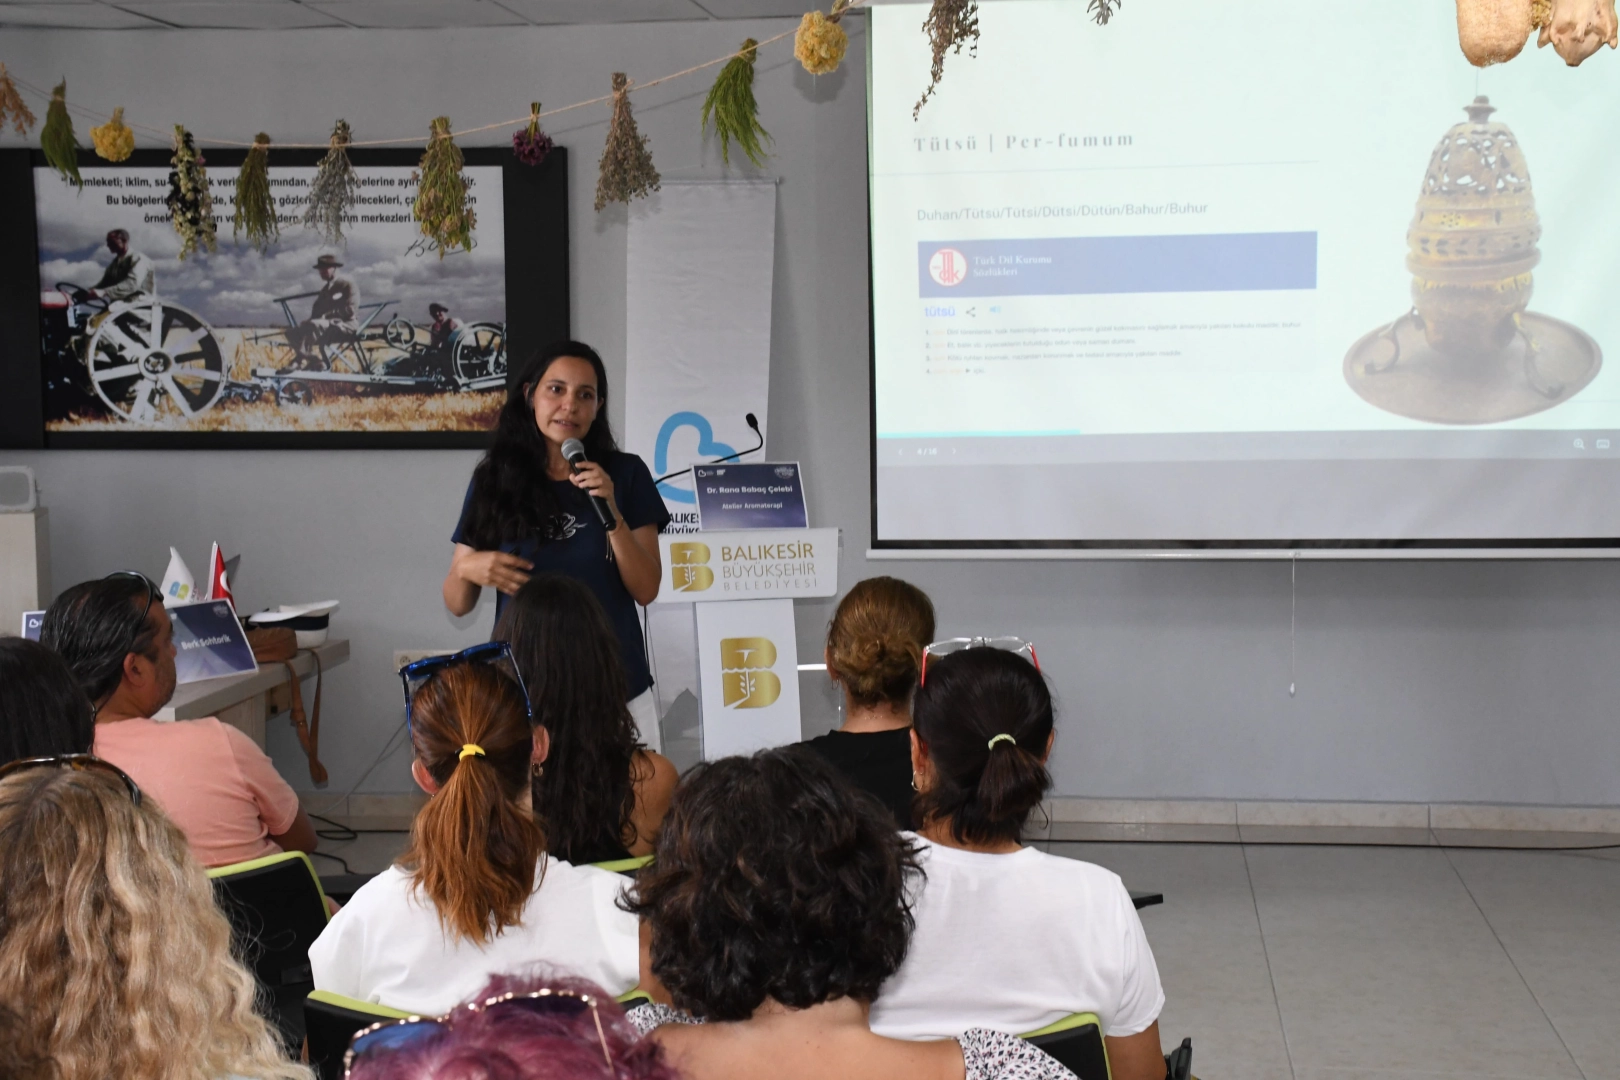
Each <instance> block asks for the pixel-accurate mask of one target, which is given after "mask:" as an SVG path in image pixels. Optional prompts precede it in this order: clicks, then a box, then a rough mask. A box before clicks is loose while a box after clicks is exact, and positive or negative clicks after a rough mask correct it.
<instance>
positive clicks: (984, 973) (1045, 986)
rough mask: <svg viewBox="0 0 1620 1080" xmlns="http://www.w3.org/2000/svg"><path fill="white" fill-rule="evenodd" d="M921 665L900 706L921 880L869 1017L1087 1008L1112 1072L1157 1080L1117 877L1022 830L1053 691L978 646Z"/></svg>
mask: <svg viewBox="0 0 1620 1080" xmlns="http://www.w3.org/2000/svg"><path fill="white" fill-rule="evenodd" d="M1029 655H1030V657H1031V658H1032V657H1033V655H1034V653H1033V649H1031V650H1029ZM924 663H925V666H924V669H923V673H922V682H921V685H920V686H918V688H917V694H916V696H915V698H914V699H913V700H912V708H911V713H912V721H913V723H914V725H915V726H914V727H913V729H912V740H913V747H914V749H913V764H914V766H915V768H916V771H917V787H918V788H919V791H920V794H919V795H918V797H917V801H916V804H915V806H916V814H917V820H918V821H919V822H920V823H921V827H920V828H919V829H918V832H919V833H920V834H921V837H920V839H919V845H920V851H919V861H920V862H921V865H922V869H923V872H924V874H925V875H926V883H925V884H924V885H923V886H922V890H921V893H920V895H919V896H918V897H917V898H916V900H915V906H914V912H915V915H916V920H917V929H916V933H915V934H914V935H913V937H912V948H911V952H910V954H909V955H908V956H907V958H906V962H905V963H904V964H903V965H901V967H900V970H899V973H898V974H896V975H895V977H894V978H893V979H892V980H891V981H890V982H888V983H886V984H885V985H884V987H883V993H882V994H881V995H880V996H879V997H878V999H877V1001H876V1003H875V1004H874V1005H873V1007H872V1029H873V1030H874V1031H878V1032H881V1033H883V1034H885V1035H891V1036H894V1037H896V1038H904V1039H921V1038H935V1037H938V1036H939V1035H941V1034H945V1033H948V1032H952V1031H957V1030H960V1029H961V1027H962V1026H963V1025H965V1024H968V1023H977V1024H982V1025H984V1026H985V1027H990V1028H994V1029H995V1030H997V1031H1007V1032H1027V1031H1034V1030H1036V1029H1038V1028H1041V1027H1044V1026H1046V1025H1047V1024H1050V1023H1052V1022H1054V1021H1056V1020H1060V1019H1062V1018H1063V1017H1065V1016H1068V1015H1070V1014H1071V1013H1077V1012H1091V1013H1096V1014H1097V1016H1098V1018H1099V1019H1100V1020H1101V1021H1102V1031H1103V1036H1104V1040H1105V1043H1106V1045H1107V1047H1108V1055H1109V1060H1110V1063H1111V1066H1112V1073H1113V1077H1114V1080H1163V1077H1164V1074H1165V1064H1164V1055H1163V1051H1162V1050H1161V1049H1160V1048H1159V1026H1158V1016H1159V1010H1160V1008H1161V1007H1162V1006H1163V1005H1164V993H1163V991H1161V990H1160V988H1159V972H1158V969H1157V968H1156V967H1155V966H1154V963H1153V953H1152V951H1151V950H1150V949H1149V948H1148V943H1147V936H1146V935H1145V934H1144V933H1143V931H1142V923H1141V920H1140V919H1138V918H1137V914H1136V908H1135V906H1134V905H1133V904H1132V903H1131V898H1130V894H1129V893H1128V892H1126V890H1125V886H1124V884H1123V883H1122V882H1121V881H1120V880H1119V877H1118V875H1116V874H1114V873H1112V872H1110V871H1108V870H1104V869H1103V868H1102V867H1100V866H1093V865H1092V864H1090V863H1085V862H1081V861H1079V860H1077V859H1065V858H1061V857H1059V856H1056V855H1048V854H1046V853H1045V852H1042V851H1037V850H1035V849H1034V848H1026V847H1022V846H1020V844H1019V837H1020V836H1022V835H1023V830H1024V823H1025V821H1026V820H1027V819H1028V817H1029V814H1030V811H1032V810H1033V809H1035V807H1036V806H1038V805H1039V804H1040V801H1041V798H1042V796H1043V795H1044V794H1045V792H1046V789H1047V788H1048V787H1049V786H1050V785H1051V779H1050V778H1049V777H1048V775H1047V771H1046V765H1045V762H1046V758H1047V755H1048V754H1049V753H1050V752H1051V748H1052V737H1053V729H1052V695H1051V693H1050V691H1048V689H1047V686H1046V682H1045V680H1044V679H1043V678H1042V677H1041V674H1040V671H1039V670H1038V669H1037V668H1036V667H1035V666H1034V664H1033V663H1032V661H1031V659H1029V658H1026V657H1025V656H1022V655H1020V654H1018V653H1016V652H1009V651H1005V650H1003V649H999V648H988V647H979V648H969V649H963V650H961V651H958V652H953V653H951V654H949V655H945V656H927V657H925V661H924Z"/></svg>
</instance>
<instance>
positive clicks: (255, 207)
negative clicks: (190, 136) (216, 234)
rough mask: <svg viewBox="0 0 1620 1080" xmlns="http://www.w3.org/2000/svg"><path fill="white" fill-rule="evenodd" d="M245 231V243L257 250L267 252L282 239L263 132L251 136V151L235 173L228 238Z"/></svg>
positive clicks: (268, 145)
mask: <svg viewBox="0 0 1620 1080" xmlns="http://www.w3.org/2000/svg"><path fill="white" fill-rule="evenodd" d="M244 232H245V233H247V239H248V243H249V244H252V245H253V246H254V247H256V248H258V249H259V250H260V251H268V250H269V249H270V245H271V244H273V243H275V242H276V240H277V239H279V238H280V236H281V225H280V224H279V223H278V222H277V221H276V200H275V197H274V196H272V195H271V194H270V136H268V135H266V134H265V133H264V132H262V131H261V132H259V133H258V134H257V135H255V136H253V148H252V149H251V150H249V151H248V153H247V158H246V159H245V160H244V161H243V162H242V168H241V170H240V171H238V172H237V174H236V213H234V214H232V215H231V236H232V237H233V238H234V237H235V236H236V235H237V234H238V233H244Z"/></svg>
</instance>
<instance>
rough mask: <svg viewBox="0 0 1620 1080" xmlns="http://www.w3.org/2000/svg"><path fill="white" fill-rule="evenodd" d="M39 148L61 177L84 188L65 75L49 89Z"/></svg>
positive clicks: (46, 161)
mask: <svg viewBox="0 0 1620 1080" xmlns="http://www.w3.org/2000/svg"><path fill="white" fill-rule="evenodd" d="M39 148H40V149H41V150H43V151H45V163H46V164H47V165H49V166H50V167H51V168H53V169H55V170H56V171H57V172H59V173H61V174H62V179H63V180H64V181H66V182H67V183H70V184H74V185H77V186H78V188H79V190H80V191H83V190H84V180H83V178H82V177H80V176H79V140H78V138H77V137H76V136H74V134H73V119H72V117H70V116H68V111H67V80H66V79H63V80H62V81H61V82H59V83H57V84H56V89H55V90H52V91H51V103H50V106H49V107H48V108H46V110H45V126H44V127H43V128H41V129H40V132H39Z"/></svg>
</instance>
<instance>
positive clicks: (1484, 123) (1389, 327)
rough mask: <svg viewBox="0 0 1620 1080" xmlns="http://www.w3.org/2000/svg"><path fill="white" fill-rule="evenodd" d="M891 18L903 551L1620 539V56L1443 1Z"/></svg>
mask: <svg viewBox="0 0 1620 1080" xmlns="http://www.w3.org/2000/svg"><path fill="white" fill-rule="evenodd" d="M927 10H928V5H927V4H894V5H887V4H885V5H881V6H878V7H875V8H874V9H872V11H871V13H870V16H869V18H870V23H871V25H870V46H869V47H870V65H869V69H868V70H869V76H868V77H869V80H870V94H869V125H868V137H869V159H868V160H869V169H870V204H871V211H870V213H871V267H872V282H871V288H872V319H873V327H872V329H873V377H872V388H873V396H874V400H873V425H874V426H873V434H874V450H873V453H874V460H873V472H874V482H875V485H876V489H875V499H874V508H875V509H874V523H873V540H874V545H875V546H876V547H879V548H882V547H900V548H906V547H918V548H928V547H945V548H980V547H982V548H997V547H1004V546H1018V545H1036V546H1074V547H1097V548H1103V549H1119V548H1144V549H1156V548H1182V547H1194V548H1197V547H1207V548H1210V549H1222V548H1232V547H1255V548H1273V549H1286V548H1291V547H1312V548H1333V547H1340V546H1343V547H1356V548H1365V547H1379V546H1389V547H1408V548H1433V549H1441V548H1448V547H1455V548H1475V549H1478V548H1492V547H1501V548H1515V547H1529V548H1539V549H1544V550H1548V551H1552V550H1555V549H1557V548H1561V547H1562V548H1582V549H1591V548H1595V547H1604V546H1609V545H1614V544H1620V540H1616V539H1614V538H1616V537H1620V373H1617V371H1616V368H1617V366H1620V356H1616V355H1614V354H1613V352H1612V350H1613V349H1615V348H1620V301H1617V299H1616V293H1617V287H1620V276H1617V274H1616V270H1617V268H1620V267H1617V262H1620V194H1617V193H1620V54H1615V53H1611V52H1610V51H1609V50H1607V49H1605V50H1603V52H1602V53H1600V54H1599V55H1597V56H1594V57H1593V58H1592V59H1591V60H1590V61H1588V62H1587V63H1586V64H1585V65H1584V66H1582V67H1580V68H1569V67H1567V66H1565V64H1564V63H1563V61H1562V60H1560V59H1559V58H1558V56H1557V55H1556V54H1555V53H1554V52H1553V50H1552V49H1550V48H1548V49H1541V50H1538V49H1537V48H1536V46H1535V42H1534V41H1533V40H1532V41H1531V42H1530V44H1529V45H1528V46H1527V48H1526V50H1525V52H1524V53H1523V54H1521V55H1520V56H1519V57H1518V58H1517V59H1516V60H1514V61H1513V62H1511V63H1509V64H1506V65H1501V66H1497V67H1492V68H1489V69H1485V70H1478V69H1475V68H1473V67H1472V66H1470V65H1469V64H1468V62H1467V61H1466V60H1465V59H1464V58H1463V55H1462V53H1461V51H1460V50H1459V48H1458V44H1457V25H1456V16H1455V10H1454V8H1453V5H1452V4H1450V3H1449V2H1445V3H1442V2H1433V3H1422V4H1419V3H1413V2H1412V0H1308V2H1303V0H1254V2H1251V3H1246V4H1242V5H1235V4H1223V3H1212V2H1209V0H1154V2H1153V3H1152V4H1151V5H1147V4H1142V3H1137V4H1135V5H1134V6H1133V5H1131V4H1129V3H1127V4H1126V5H1125V6H1123V7H1122V8H1121V10H1120V12H1119V13H1118V14H1117V15H1116V16H1115V17H1114V19H1113V20H1112V21H1111V22H1110V23H1109V24H1108V25H1107V26H1098V25H1096V24H1095V23H1094V22H1092V20H1091V18H1090V17H1089V16H1088V15H1087V12H1086V5H1085V4H1084V3H1081V2H1078V0H982V2H981V3H980V5H979V25H980V30H981V37H980V40H979V42H978V47H977V55H969V53H968V52H967V51H966V50H964V51H963V52H962V53H960V54H953V55H950V56H948V57H947V59H946V62H945V69H944V77H943V79H942V80H941V82H940V85H939V87H938V89H937V90H936V91H935V93H934V95H933V96H932V97H931V98H930V99H929V100H928V101H927V103H926V104H924V105H923V106H922V108H921V110H920V112H917V114H916V117H915V118H914V117H913V111H914V108H915V106H916V104H917V101H918V99H919V98H920V97H921V95H922V93H923V90H924V89H925V88H926V86H927V82H928V70H929V62H930V52H929V48H928V42H927V38H926V36H925V34H924V33H923V31H922V29H921V27H922V23H923V19H924V17H925V15H926V13H927Z"/></svg>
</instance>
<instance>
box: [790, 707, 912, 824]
mask: <svg viewBox="0 0 1620 1080" xmlns="http://www.w3.org/2000/svg"><path fill="white" fill-rule="evenodd" d="M805 745H806V746H808V747H810V748H811V749H812V750H814V751H815V752H816V753H818V754H820V755H821V756H822V757H824V758H826V759H827V760H828V761H829V762H831V763H832V765H833V767H834V768H836V769H837V770H838V771H839V772H841V773H843V774H844V775H845V776H847V777H849V778H850V779H851V780H852V781H854V783H855V786H856V787H858V788H860V789H861V790H863V791H868V792H870V793H872V794H873V795H875V796H877V798H878V801H879V802H881V803H883V805H884V806H887V807H888V808H889V812H890V813H892V814H893V815H894V820H895V824H896V825H898V826H899V827H900V828H902V829H909V828H911V827H912V822H911V800H912V797H913V796H914V795H915V794H916V792H914V791H912V789H911V729H910V728H909V727H903V728H895V729H894V730H892V731H860V732H851V731H829V732H827V734H825V735H818V736H816V737H815V738H814V739H811V740H809V741H808V742H806V743H805Z"/></svg>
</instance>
